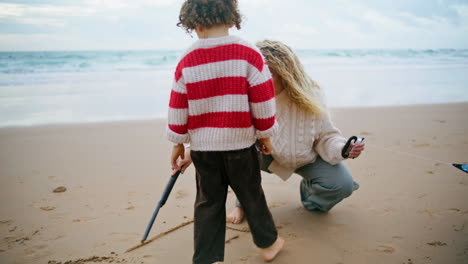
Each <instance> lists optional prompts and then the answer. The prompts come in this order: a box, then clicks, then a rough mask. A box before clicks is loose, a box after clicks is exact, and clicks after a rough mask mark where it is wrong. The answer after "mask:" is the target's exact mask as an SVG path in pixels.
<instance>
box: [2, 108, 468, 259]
mask: <svg viewBox="0 0 468 264" xmlns="http://www.w3.org/2000/svg"><path fill="white" fill-rule="evenodd" d="M467 113H468V103H466V102H465V103H451V104H425V105H410V106H392V107H390V106H382V107H351V108H333V109H332V110H331V114H332V118H333V120H334V123H335V125H336V126H337V127H338V128H340V129H341V131H342V133H343V135H344V136H345V137H349V136H351V135H356V136H362V137H365V138H366V139H365V142H366V144H367V145H366V150H365V152H364V153H363V154H362V155H361V157H359V158H358V159H355V160H346V161H344V162H345V164H346V165H347V166H348V167H349V168H350V170H351V172H352V175H353V177H354V178H355V180H356V181H357V182H358V183H359V184H360V189H359V190H357V191H356V192H354V193H353V194H352V195H351V196H350V197H349V198H347V199H345V200H343V201H342V202H341V203H339V204H338V205H337V206H336V207H334V208H333V209H332V210H331V211H330V212H329V213H317V212H308V211H306V210H305V209H304V208H303V207H302V205H301V203H300V196H299V184H300V180H301V178H300V177H299V176H298V175H294V176H293V177H292V178H291V179H290V180H288V181H286V182H283V181H282V180H281V179H280V178H279V177H276V176H275V175H272V174H267V173H264V172H262V175H263V188H264V190H265V195H266V198H267V201H268V205H269V207H270V208H271V212H272V215H273V217H274V220H275V223H276V225H277V227H278V231H279V234H280V235H281V236H283V237H284V238H285V240H286V245H285V248H284V251H283V252H281V253H280V254H279V256H278V257H277V258H276V259H275V260H274V262H273V263H299V264H300V263H330V264H352V263H356V264H361V263H405V264H417V263H460V264H462V263H468V174H467V173H465V172H462V171H461V170H458V169H456V168H454V167H453V166H451V165H450V164H449V163H468V137H467V135H468V115H467ZM170 150H171V144H170V142H169V141H167V140H166V137H165V120H163V119H150V120H133V121H115V122H99V123H98V122H97V123H85V124H56V125H36V126H24V127H4V128H1V129H0V179H1V183H2V184H1V185H0V198H1V210H0V235H1V240H0V263H95V262H100V263H190V262H191V257H192V254H193V224H191V223H190V221H191V220H192V219H193V203H194V200H195V192H196V190H195V179H194V175H195V172H194V168H193V166H191V167H190V168H189V169H188V170H187V171H186V172H185V173H184V174H183V175H181V176H180V177H179V179H178V181H177V183H176V185H175V187H174V189H173V190H172V193H171V195H170V197H169V199H168V201H167V203H166V204H165V205H164V207H162V208H161V210H160V212H159V215H158V217H157V219H156V221H155V223H154V226H153V229H152V231H151V233H150V236H149V239H151V238H154V237H155V236H157V235H158V234H161V233H164V232H166V231H168V230H171V229H173V228H174V227H177V226H178V225H180V224H183V223H187V222H188V224H187V225H185V226H183V227H181V228H178V229H176V230H174V231H173V232H169V233H167V234H163V235H161V236H159V238H158V239H155V240H154V241H152V242H151V243H148V244H146V245H144V246H142V247H140V248H137V249H135V250H132V251H130V252H126V251H127V250H128V249H130V248H132V247H134V246H136V245H138V244H139V243H140V240H141V238H142V236H143V233H144V231H145V228H146V226H147V224H148V221H149V219H150V217H151V215H152V213H153V210H154V209H155V206H156V204H157V202H158V201H159V199H160V197H161V194H162V192H163V190H164V188H165V186H166V183H167V182H168V180H169V174H170V169H169V168H170V167H169V153H170ZM60 187H64V188H60ZM54 190H55V192H54ZM234 199H235V197H234V195H233V193H232V191H230V192H229V194H228V200H227V203H226V208H227V212H229V211H230V210H231V209H232V208H233V206H234ZM227 227H228V228H227V232H226V240H227V242H226V253H225V263H263V261H262V260H261V258H260V256H259V254H258V250H257V249H256V248H255V246H254V244H253V242H252V238H251V235H250V233H249V232H248V226H247V223H246V222H245V221H244V222H243V223H242V224H240V225H233V224H228V225H227ZM67 261H68V262H67Z"/></svg>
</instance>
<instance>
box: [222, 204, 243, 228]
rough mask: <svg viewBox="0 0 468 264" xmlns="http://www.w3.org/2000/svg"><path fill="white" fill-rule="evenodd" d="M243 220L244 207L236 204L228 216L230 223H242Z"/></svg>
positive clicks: (227, 219)
mask: <svg viewBox="0 0 468 264" xmlns="http://www.w3.org/2000/svg"><path fill="white" fill-rule="evenodd" d="M242 220H244V209H242V208H241V207H238V206H236V207H235V208H234V210H232V212H231V213H230V214H229V215H228V216H227V218H226V221H227V222H228V223H233V224H240V223H241V222H242Z"/></svg>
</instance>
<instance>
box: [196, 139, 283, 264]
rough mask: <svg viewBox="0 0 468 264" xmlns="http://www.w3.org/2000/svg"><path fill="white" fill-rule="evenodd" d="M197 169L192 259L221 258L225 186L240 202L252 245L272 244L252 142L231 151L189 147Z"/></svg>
mask: <svg viewBox="0 0 468 264" xmlns="http://www.w3.org/2000/svg"><path fill="white" fill-rule="evenodd" d="M191 156H192V160H193V164H194V165H195V169H196V179H197V196H196V200H195V217H194V218H195V224H194V228H195V232H194V240H195V252H194V255H193V263H196V264H198V263H202V264H205V263H213V262H216V261H224V240H225V236H226V197H227V191H228V186H231V188H232V190H233V191H234V193H235V194H236V196H237V198H238V199H239V201H240V202H241V204H242V207H243V209H244V212H245V216H246V218H247V221H248V224H249V227H250V231H251V232H252V237H253V241H254V243H255V245H257V246H258V247H260V248H267V247H269V246H271V245H272V244H273V243H274V242H275V241H276V238H277V236H278V233H277V230H276V227H275V223H274V222H273V218H272V216H271V213H270V210H269V209H268V206H267V203H266V200H265V195H264V193H263V189H262V186H261V175H260V166H259V161H258V156H257V150H256V148H255V145H253V146H251V147H250V148H246V149H241V150H234V151H192V152H191Z"/></svg>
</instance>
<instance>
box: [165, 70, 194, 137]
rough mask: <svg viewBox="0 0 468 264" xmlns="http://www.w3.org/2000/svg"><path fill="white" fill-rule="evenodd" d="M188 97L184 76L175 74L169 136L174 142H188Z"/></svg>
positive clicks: (170, 107)
mask: <svg viewBox="0 0 468 264" xmlns="http://www.w3.org/2000/svg"><path fill="white" fill-rule="evenodd" d="M187 123H188V98H187V89H186V87H185V82H184V77H183V76H177V74H176V76H175V78H174V83H173V85H172V90H171V97H170V99H169V110H168V118H167V124H168V126H167V129H166V132H167V138H168V139H169V140H170V141H172V142H173V143H177V144H180V143H188V142H189V140H190V137H189V134H188V129H187Z"/></svg>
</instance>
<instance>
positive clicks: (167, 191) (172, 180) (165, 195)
mask: <svg viewBox="0 0 468 264" xmlns="http://www.w3.org/2000/svg"><path fill="white" fill-rule="evenodd" d="M180 172H181V171H180V170H179V171H177V172H176V173H175V174H174V175H172V176H171V178H170V179H169V182H168V183H167V186H166V189H165V190H164V193H163V195H162V197H161V200H159V203H158V206H156V209H155V210H154V213H153V216H152V217H151V220H150V222H149V224H148V227H146V231H145V234H144V235H143V238H142V239H141V243H144V242H145V240H146V239H147V238H148V235H149V232H150V231H151V227H153V223H154V220H155V219H156V216H158V213H159V209H161V207H163V205H164V204H165V203H166V200H167V198H168V197H169V194H170V193H171V191H172V187H174V184H175V182H176V181H177V178H178V177H179V175H180Z"/></svg>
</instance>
